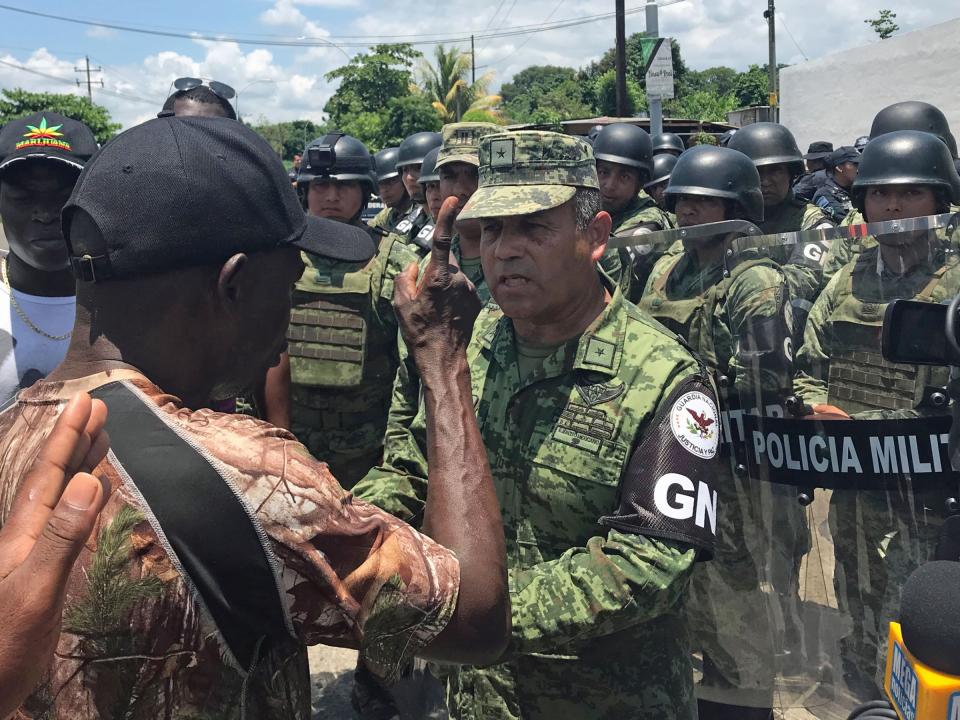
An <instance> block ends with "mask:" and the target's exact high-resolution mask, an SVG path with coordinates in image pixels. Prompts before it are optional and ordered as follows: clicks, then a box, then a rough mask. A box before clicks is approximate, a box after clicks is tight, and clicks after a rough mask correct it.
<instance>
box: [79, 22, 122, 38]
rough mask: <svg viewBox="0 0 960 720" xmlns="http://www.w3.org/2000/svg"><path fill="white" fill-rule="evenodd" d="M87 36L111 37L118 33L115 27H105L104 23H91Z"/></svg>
mask: <svg viewBox="0 0 960 720" xmlns="http://www.w3.org/2000/svg"><path fill="white" fill-rule="evenodd" d="M86 34H87V37H92V38H99V39H103V38H110V37H113V36H114V35H116V34H117V31H116V30H114V29H113V28H108V27H104V26H103V25H91V26H90V27H88V28H87V33H86Z"/></svg>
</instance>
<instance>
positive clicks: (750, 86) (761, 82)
mask: <svg viewBox="0 0 960 720" xmlns="http://www.w3.org/2000/svg"><path fill="white" fill-rule="evenodd" d="M769 88H770V83H769V79H768V77H767V66H766V65H751V66H750V67H749V68H748V69H747V71H746V72H742V73H740V74H739V75H737V81H736V83H735V84H734V91H733V93H734V97H735V98H736V101H737V106H738V107H752V106H754V105H766V104H767V103H768V102H769Z"/></svg>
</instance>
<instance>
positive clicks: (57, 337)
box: [0, 258, 73, 340]
mask: <svg viewBox="0 0 960 720" xmlns="http://www.w3.org/2000/svg"><path fill="white" fill-rule="evenodd" d="M0 274H2V276H3V286H4V287H5V288H6V289H7V294H8V295H9V296H10V304H11V305H13V309H14V310H16V311H17V315H19V316H20V319H21V320H23V324H24V325H26V326H27V327H28V328H30V329H31V330H33V331H34V332H35V333H37V335H43V337H45V338H48V339H50V340H66V339H68V338H69V337H70V336H71V335H73V330H71V331H70V332H68V333H66V334H64V335H51V334H50V333H48V332H44V331H43V330H41V329H40V328H38V327H37V326H36V325H35V324H34V322H33V320H31V319H30V318H29V317H27V314H26V313H25V312H24V311H23V308H21V307H20V304H19V303H18V302H17V299H16V298H15V297H14V296H13V288H11V287H10V281H9V280H7V258H4V259H3V265H0Z"/></svg>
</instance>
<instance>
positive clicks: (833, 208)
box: [813, 145, 860, 223]
mask: <svg viewBox="0 0 960 720" xmlns="http://www.w3.org/2000/svg"><path fill="white" fill-rule="evenodd" d="M824 162H825V163H826V167H827V182H826V184H825V185H822V186H821V187H820V189H819V190H817V193H816V195H814V196H813V204H814V205H816V206H817V207H819V208H820V209H821V210H823V211H824V212H825V213H827V215H829V216H830V219H831V220H833V221H834V222H835V223H840V222H843V219H844V218H845V217H846V216H847V215H848V214H849V213H850V210H851V209H852V208H853V203H852V202H851V200H850V187H851V186H852V185H853V182H854V180H856V179H857V168H858V167H859V166H860V151H859V150H857V149H856V148H855V147H850V146H849V145H847V146H844V147H839V148H837V149H836V150H834V151H833V152H832V153H830V154H829V155H827V158H826V160H825V161H824Z"/></svg>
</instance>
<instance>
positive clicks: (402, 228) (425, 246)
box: [369, 203, 433, 257]
mask: <svg viewBox="0 0 960 720" xmlns="http://www.w3.org/2000/svg"><path fill="white" fill-rule="evenodd" d="M369 224H370V227H372V228H380V229H382V230H385V231H386V232H388V233H394V234H395V235H399V236H400V237H402V238H403V239H404V241H405V242H406V243H407V245H409V246H410V248H411V249H412V250H413V251H414V252H415V253H417V255H419V256H420V257H424V256H425V255H426V254H427V253H428V252H430V240H431V239H432V237H433V220H431V219H430V213H428V212H427V210H426V208H424V207H423V206H422V205H418V204H417V203H413V204H412V205H411V206H410V207H408V208H407V209H406V210H403V211H398V210H397V209H396V208H384V209H383V210H381V211H380V212H378V213H377V214H376V216H375V217H374V218H373V220H371V221H370V223H369Z"/></svg>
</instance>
